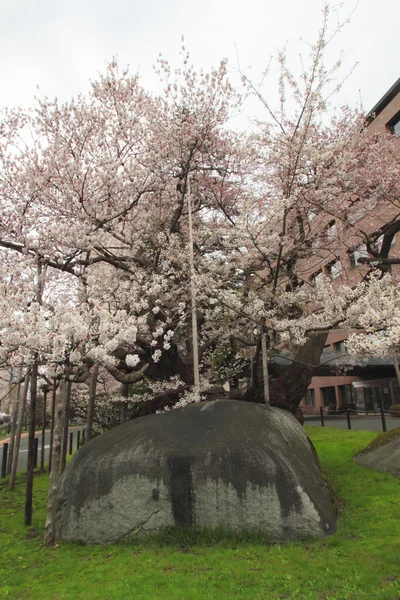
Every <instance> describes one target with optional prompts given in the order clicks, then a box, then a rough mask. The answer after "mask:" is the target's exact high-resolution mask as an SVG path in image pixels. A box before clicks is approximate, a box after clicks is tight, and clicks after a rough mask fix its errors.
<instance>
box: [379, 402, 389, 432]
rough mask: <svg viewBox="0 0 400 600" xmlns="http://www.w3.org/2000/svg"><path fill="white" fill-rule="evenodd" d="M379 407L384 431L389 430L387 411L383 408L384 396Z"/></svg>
mask: <svg viewBox="0 0 400 600" xmlns="http://www.w3.org/2000/svg"><path fill="white" fill-rule="evenodd" d="M379 408H380V411H381V421H382V431H383V432H385V431H386V430H387V429H386V417H385V411H384V410H383V402H382V398H381V399H380V402H379Z"/></svg>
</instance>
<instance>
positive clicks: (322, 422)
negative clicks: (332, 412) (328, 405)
mask: <svg viewBox="0 0 400 600" xmlns="http://www.w3.org/2000/svg"><path fill="white" fill-rule="evenodd" d="M319 414H320V415H321V427H325V421H324V409H323V408H322V406H320V407H319Z"/></svg>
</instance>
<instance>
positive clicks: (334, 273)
mask: <svg viewBox="0 0 400 600" xmlns="http://www.w3.org/2000/svg"><path fill="white" fill-rule="evenodd" d="M326 269H327V271H328V275H329V277H330V278H331V279H339V277H341V276H342V271H343V268H342V263H341V262H340V260H335V261H334V262H331V263H329V265H326Z"/></svg>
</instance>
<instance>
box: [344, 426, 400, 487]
mask: <svg viewBox="0 0 400 600" xmlns="http://www.w3.org/2000/svg"><path fill="white" fill-rule="evenodd" d="M355 460H356V462H358V464H359V465H361V466H362V467H370V468H371V469H375V470H376V471H379V472H380V473H392V474H393V475H396V476H397V477H400V428H398V429H395V430H392V431H388V432H387V433H384V434H382V435H380V436H379V437H377V438H376V439H375V440H374V441H373V442H372V443H371V444H370V445H369V446H367V448H366V449H365V450H364V451H363V452H362V453H361V454H358V456H356V457H355Z"/></svg>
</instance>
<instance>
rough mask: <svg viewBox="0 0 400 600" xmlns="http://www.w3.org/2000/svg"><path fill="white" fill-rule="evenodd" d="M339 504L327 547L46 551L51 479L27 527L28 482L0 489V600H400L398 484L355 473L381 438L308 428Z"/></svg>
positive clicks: (199, 541) (233, 541) (168, 541)
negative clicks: (358, 457)
mask: <svg viewBox="0 0 400 600" xmlns="http://www.w3.org/2000/svg"><path fill="white" fill-rule="evenodd" d="M309 434H310V436H311V438H312V440H313V442H314V444H315V446H316V449H317V451H318V454H319V457H320V460H321V463H322V466H323V468H324V469H325V471H326V472H327V474H328V476H329V479H330V481H331V484H332V485H333V488H334V490H335V492H336V493H337V494H338V496H339V498H340V504H341V510H342V514H341V518H340V523H339V530H338V532H337V533H336V534H335V535H332V536H330V537H328V538H326V539H325V540H322V541H304V542H298V543H292V544H288V545H285V546H284V545H282V546H281V545H273V546H267V545H266V544H265V543H264V541H263V540H262V539H261V538H257V537H254V536H253V537H251V536H250V537H248V538H247V539H246V538H245V537H243V538H242V539H240V538H235V537H232V536H223V535H222V534H212V535H211V534H206V533H204V534H202V535H198V536H197V537H193V536H190V535H184V534H182V533H178V534H176V535H175V534H172V533H170V534H166V535H164V536H163V538H162V539H161V538H160V539H159V540H158V541H157V542H156V541H155V540H154V539H153V540H142V541H138V542H136V543H135V544H131V545H125V546H123V545H118V546H116V545H108V546H103V547H99V546H79V545H74V544H67V543H62V542H61V543H60V544H56V545H55V546H54V547H46V546H44V545H43V544H42V530H43V525H44V516H45V504H46V495H47V484H48V478H47V477H46V476H45V475H37V476H36V478H35V492H34V495H35V505H34V523H33V527H32V528H29V529H27V528H25V527H24V525H23V505H24V476H23V475H21V476H20V478H19V480H18V486H17V488H16V490H15V492H9V491H8V488H7V487H6V484H5V482H4V480H0V598H13V599H17V598H21V599H22V598H23V599H25V598H29V599H40V600H62V599H64V598H70V599H77V600H78V599H81V600H92V599H93V600H100V599H104V600H114V599H120V600H131V599H132V600H137V599H146V600H157V599H163V600H164V599H165V600H231V599H232V600H235V599H243V600H261V599H263V600H284V599H299V600H300V599H302V600H306V599H307V600H319V599H320V600H345V599H346V600H347V599H349V600H351V599H356V598H357V599H365V600H374V599H380V600H398V599H399V598H400V481H399V480H397V479H395V478H394V477H393V476H391V475H388V474H387V475H386V474H385V475H381V474H378V473H375V472H374V471H371V470H367V469H363V468H362V467H359V466H358V465H357V464H355V463H354V462H353V460H352V456H353V455H354V454H355V453H356V452H358V451H359V450H361V449H362V448H363V447H365V446H366V445H367V444H368V443H369V442H370V441H371V440H372V439H373V438H374V437H376V435H377V434H376V433H372V432H360V431H357V432H356V431H342V430H337V429H329V428H325V429H322V428H317V427H313V428H309Z"/></svg>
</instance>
